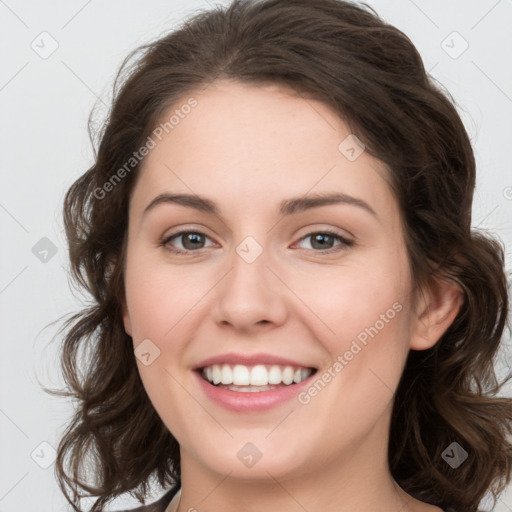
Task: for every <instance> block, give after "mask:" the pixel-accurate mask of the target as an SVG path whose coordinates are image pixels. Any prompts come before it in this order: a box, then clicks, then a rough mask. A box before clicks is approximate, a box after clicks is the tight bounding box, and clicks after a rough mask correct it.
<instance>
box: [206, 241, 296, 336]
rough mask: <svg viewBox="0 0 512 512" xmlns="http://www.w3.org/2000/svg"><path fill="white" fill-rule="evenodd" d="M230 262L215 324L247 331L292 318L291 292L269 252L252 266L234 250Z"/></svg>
mask: <svg viewBox="0 0 512 512" xmlns="http://www.w3.org/2000/svg"><path fill="white" fill-rule="evenodd" d="M230 263H231V269H230V271H229V272H228V273H227V274H226V275H225V276H224V278H223V279H222V280H221V282H220V283H219V284H218V285H217V286H216V287H215V299H214V305H213V308H212V314H213V317H214V320H215V322H216V323H217V324H218V325H220V326H224V327H226V326H228V325H229V326H231V327H233V328H234V329H237V330H239V331H244V332H250V331H253V330H254V331H260V330H261V329H263V328H265V329H270V328H275V327H277V326H280V325H283V324H284V323H285V321H286V318H287V315H288V308H287V295H286V294H287V292H288V293H290V292H289V291H288V289H287V287H286V286H285V285H284V284H283V281H282V278H281V279H280V278H279V277H278V274H279V272H278V271H276V269H274V268H272V263H271V262H270V261H268V258H267V257H266V253H265V251H263V253H262V254H261V255H260V256H259V257H258V258H257V259H256V260H255V261H253V262H252V263H249V262H247V261H246V260H244V258H243V257H241V256H240V255H239V254H238V253H237V252H236V251H234V254H233V257H232V259H231V260H230Z"/></svg>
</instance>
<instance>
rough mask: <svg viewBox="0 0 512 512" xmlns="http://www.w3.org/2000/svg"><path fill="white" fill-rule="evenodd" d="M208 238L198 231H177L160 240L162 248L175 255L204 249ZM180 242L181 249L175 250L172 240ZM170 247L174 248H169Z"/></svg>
mask: <svg viewBox="0 0 512 512" xmlns="http://www.w3.org/2000/svg"><path fill="white" fill-rule="evenodd" d="M207 238H209V237H207V236H206V235H205V234H204V233H201V232H200V231H179V232H178V233H174V234H173V235H171V236H168V237H166V238H165V239H164V240H162V242H161V244H160V245H162V246H165V247H166V248H167V249H168V250H169V251H171V252H176V253H186V252H194V251H197V250H198V249H204V248H205V240H206V239H207ZM175 239H176V240H177V241H179V242H181V248H180V247H178V248H175V246H176V244H175V243H171V241H172V240H175ZM171 246H174V248H173V247H171Z"/></svg>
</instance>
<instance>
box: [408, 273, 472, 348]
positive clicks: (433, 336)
mask: <svg viewBox="0 0 512 512" xmlns="http://www.w3.org/2000/svg"><path fill="white" fill-rule="evenodd" d="M420 297H421V298H420V300H419V304H418V307H417V316H416V319H415V320H414V324H413V332H412V335H411V341H410V348H411V349H412V350H426V349H429V348H431V347H433V346H434V345H435V344H436V343H437V342H438V341H439V339H440V338H441V336H442V335H443V334H444V333H445V332H446V330H447V329H448V328H449V327H450V325H451V324H452V323H453V321H454V320H455V317H456V316H457V314H458V313H459V310H460V308H461V306H462V303H463V297H464V294H463V291H462V289H461V287H460V286H459V285H458V284H457V283H455V282H453V281H450V280H445V279H440V278H434V279H433V280H432V282H431V285H430V286H429V287H428V288H427V289H426V290H423V294H421V295H420Z"/></svg>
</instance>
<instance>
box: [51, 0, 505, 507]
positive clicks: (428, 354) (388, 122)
mask: <svg viewBox="0 0 512 512" xmlns="http://www.w3.org/2000/svg"><path fill="white" fill-rule="evenodd" d="M138 52H141V56H140V57H139V58H138V60H137V61H136V62H135V63H134V64H133V65H131V66H129V65H128V62H129V61H131V59H132V58H133V57H134V56H135V55H136V54H137V53H138ZM220 78H223V79H230V80H236V81H238V82H241V83H246V84H270V83H277V84H281V85H287V86H289V87H290V88H291V89H293V90H294V91H296V92H297V93H298V94H301V95H304V96H308V97H313V98H316V99H319V100H321V101H323V102H324V103H325V104H327V105H328V106H330V107H331V108H332V109H333V110H334V111H335V112H336V113H337V114H338V115H339V116H340V118H342V119H343V120H344V121H345V122H347V123H348V124H349V126H350V128H351V130H352V132H353V133H354V134H356V136H357V137H358V138H359V139H360V140H362V141H363V142H364V144H365V146H366V151H367V152H368V153H369V154H370V155H372V156H374V157H376V158H378V159H380V160H381V161H382V162H384V163H385V164H386V165H387V166H388V168H389V172H390V178H389V179H390V180H391V185H392V187H393V190H394V193H395V196H396V199H397V201H398V203H399V206H400V209H401V213H402V222H403V225H404V228H405V236H406V244H407V249H408V255H409V260H410V266H411V273H412V276H413V279H414V283H415V287H416V289H418V290H421V288H422V287H423V286H424V285H425V286H426V285H428V284H429V283H430V282H431V280H432V279H433V278H440V277H442V278H447V279H451V280H452V281H454V282H456V283H458V285H459V286H460V287H461V289H462V290H463V297H464V301H463V304H462V306H461V309H460V311H459V313H458V315H457V317H456V319H455V320H454V322H453V323H452V325H451V326H450V327H449V328H448V330H447V331H446V332H445V333H444V335H443V336H442V338H441V339H440V340H439V342H438V343H437V344H436V345H435V346H434V347H433V348H431V349H429V350H424V351H410V353H409V357H408V359H407V363H406V367H405V370H404V373H403V376H402V379H401V381H400V384H399V386H398V389H397V391H396V396H395V402H394V409H393V415H392V425H391V434H390V440H389V455H388V458H389V465H390V469H391V473H392V476H393V477H394V478H395V480H396V481H397V483H398V484H399V485H400V486H401V487H402V488H403V489H404V490H405V491H406V492H408V493H409V494H411V495H412V496H414V497H415V498H417V499H419V500H422V501H425V502H428V503H431V504H434V505H437V506H439V507H441V508H447V507H455V508H461V509H463V510H466V511H475V510H476V509H477V506H478V504H479V502H480V501H481V499H482V498H483V497H484V495H485V494H486V492H487V491H489V490H492V491H493V496H494V498H495V499H496V495H497V494H498V493H501V491H502V490H503V489H504V486H505V485H506V483H507V482H508V481H509V479H510V468H511V460H512V451H511V445H510V439H509V437H508V435H509V434H510V431H511V420H512V399H509V398H505V397H501V398H500V397H497V396H495V395H496V393H497V392H498V391H499V390H500V388H501V386H502V384H499V383H498V379H497V377H496V374H495V369H494V364H493V358H494V356H495V355H496V354H497V352H498V348H499V345H500V340H501V338H502V336H503V333H504V330H505V328H510V326H509V324H508V319H507V314H508V294H507V280H506V274H505V270H504V252H503V248H502V246H501V244H500V243H499V242H498V241H497V240H495V239H494V238H492V237H491V236H490V235H488V234H485V233H483V232H481V231H476V230H475V229H472V228H471V205H472V199H473V190H474V187H475V160H474V156H473V150H472V147H471V143H470V140H469V138H468V135H467V133H466V130H465V128H464V125H463V123H462V121H461V119H460V117H459V115H458V114H457V111H456V108H455V103H454V101H453V99H452V98H451V96H450V97H449V98H448V96H449V94H448V93H445V92H442V90H441V88H440V87H439V86H437V85H436V84H435V83H434V81H433V79H432V78H431V77H430V76H429V75H428V74H427V73H426V72H425V68H424V66H423V63H422V60H421V57H420V55H419V53H418V51H417V50H416V48H415V47H414V46H413V44H412V42H411V41H410V39H409V38H408V37H407V36H406V35H404V34H403V33H402V32H401V31H399V30H398V29H397V28H395V27H393V26H391V25H388V24H386V23H384V22H383V21H382V20H381V19H380V18H379V17H378V15H377V14H376V13H375V12H374V11H373V9H371V8H370V7H369V6H367V5H365V4H362V5H355V4H352V3H349V2H346V1H341V0H263V1H252V2H251V1H245V0H234V1H233V2H232V4H231V5H230V6H228V7H222V6H217V7H216V8H214V9H212V10H210V11H204V12H199V13H196V15H195V16H194V17H192V18H189V19H188V20H186V21H185V22H183V25H182V26H180V27H179V28H178V29H176V30H175V31H173V32H171V33H170V34H168V35H166V36H165V37H162V38H159V39H158V40H156V41H154V42H152V43H150V44H146V45H144V46H142V47H140V48H138V49H137V50H135V51H134V52H132V53H131V54H130V55H129V56H128V57H127V58H126V59H125V61H124V62H123V64H122V66H121V69H120V71H119V73H118V76H117V78H116V81H115V83H114V100H113V103H112V106H111V110H110V112H109V115H108V119H107V120H106V122H105V124H104V125H103V128H102V130H101V133H100V134H99V137H98V139H97V142H99V148H98V150H97V152H96V153H95V162H94V165H93V166H92V167H91V168H90V169H88V170H87V171H86V172H85V173H84V174H83V175H82V176H81V177H79V178H78V179H77V180H76V181H75V182H74V183H73V185H72V186H71V187H70V189H69V191H68V192H67V195H66V198H65V204H64V222H65V229H66V235H67V238H68V241H69V256H70V261H71V272H72V276H73V277H74V279H75V280H76V282H77V283H78V285H79V286H82V287H84V288H85V289H86V290H87V291H88V292H89V293H90V294H91V295H92V297H93V298H94V302H93V304H92V305H90V307H88V308H86V309H84V310H83V311H81V312H79V313H77V314H75V315H73V316H72V317H71V318H70V319H69V320H68V321H67V322H66V324H65V325H64V327H63V329H65V330H66V331H67V332H66V336H65V339H64V342H63V347H62V356H61V357H62V370H63V375H64V378H65V380H66V383H67V386H68V388H69V391H59V392H55V391H53V393H55V394H59V395H63V396H69V397H72V398H73V399H74V400H75V401H76V402H77V410H76V413H75V415H74V417H73V419H72V421H71V422H70V423H69V425H68V427H67V430H66V431H65V433H64V434H63V437H62V439H61V441H60V444H59V446H58V450H57V460H56V474H57V477H58V481H59V485H60V486H61V489H62V490H63V491H64V494H65V495H66V498H67V500H68V501H69V502H70V503H71V504H72V506H73V509H74V510H79V508H76V507H75V505H77V504H78V501H77V499H78V496H79V494H80V493H79V488H80V489H82V490H85V491H86V492H87V493H89V494H90V495H91V496H97V497H98V498H99V499H98V500H97V501H96V503H95V505H94V506H93V508H92V509H91V510H92V512H98V511H101V510H103V507H104V505H105V504H106V503H108V502H109V501H110V500H112V499H114V498H115V497H117V496H119V495H121V494H123V493H126V492H129V493H130V494H132V495H133V496H136V497H137V498H138V499H139V501H140V502H141V503H143V502H144V501H145V500H144V497H145V496H146V495H147V492H148V489H149V487H148V485H149V484H150V479H151V478H152V477H154V476H156V477H157V480H158V482H159V484H160V486H162V487H164V486H165V485H166V484H167V483H172V482H173V481H176V480H177V481H179V479H180V459H179V446H178V443H177V441H176V439H175V438H174V437H173V435H172V434H171V433H170V432H169V431H168V430H167V428H166V427H165V425H164V424H163V422H162V421H161V419H160V417H159V416H158V414H157V413H156V411H155V409H154V408H153V406H152V404H151V403H150V400H149V398H148V396H147V394H146V392H145V390H144V387H143V384H142V381H141V379H140V377H139V373H138V369H137V365H136V361H135V357H134V351H133V344H132V340H131V338H130V337H129V336H128V335H127V334H126V332H125V331H124V326H123V320H122V304H123V301H124V281H123V266H124V261H125V260H124V257H125V249H126V236H127V226H128V204H129V200H130V195H131V191H132V190H133V186H134V183H135V180H136V176H137V175H138V171H139V169H140V163H137V164H136V165H133V170H130V172H125V173H122V175H123V176H122V179H116V181H115V183H114V182H113V181H112V180H113V178H114V175H115V174H116V173H117V178H119V177H120V174H119V172H118V171H119V169H121V168H123V166H124V168H125V170H126V162H127V160H128V159H130V157H131V156H132V155H133V153H134V152H137V151H138V149H139V148H140V147H141V146H143V144H144V143H145V141H146V140H147V137H148V135H149V134H150V133H151V132H152V130H154V129H155V127H156V126H157V123H158V122H159V120H160V119H161V118H162V115H163V114H164V113H165V112H166V111H167V110H168V109H169V108H170V107H171V106H175V105H176V102H177V101H178V100H179V99H180V98H183V97H186V95H189V94H191V93H192V92H194V91H196V90H199V89H200V88H202V87H205V86H207V85H208V84H210V83H211V82H212V81H214V80H216V79H220ZM121 79H122V82H123V84H122V86H119V81H120V80H121ZM89 129H90V131H92V130H91V125H90V126H89ZM91 140H92V139H91ZM93 142H94V141H93ZM109 180H110V181H109ZM107 182H110V183H111V184H113V186H111V187H108V198H106V199H104V198H103V197H102V196H104V195H105V194H106V193H107V192H106V190H107V188H106V187H105V184H106V183H107ZM453 442H457V443H459V444H460V446H461V447H463V448H464V449H465V450H466V451H467V452H468V454H469V457H468V458H467V460H466V461H465V462H464V463H463V464H462V465H461V466H460V467H458V468H456V469H454V468H452V467H451V466H450V465H448V464H447V463H446V462H445V460H443V458H442V453H443V451H444V450H445V449H446V448H447V447H448V446H449V445H450V444H451V443H453ZM86 455H89V456H90V457H92V461H93V465H92V473H93V475H92V481H93V482H94V484H92V483H90V482H91V479H89V478H88V475H87V472H86V471H85V470H86V469H87V465H86V464H85V456H86ZM66 457H69V460H68V464H69V473H68V468H67V467H66ZM89 468H91V466H89ZM66 486H69V487H70V488H71V490H72V491H73V495H72V496H68V493H67V488H66Z"/></svg>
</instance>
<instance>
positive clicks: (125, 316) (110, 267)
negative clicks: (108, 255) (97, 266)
mask: <svg viewBox="0 0 512 512" xmlns="http://www.w3.org/2000/svg"><path fill="white" fill-rule="evenodd" d="M116 265H117V262H116V261H115V260H110V261H109V263H108V264H107V272H106V275H107V276H108V278H109V279H110V277H111V276H112V274H113V272H114V270H115V268H116ZM121 308H122V310H123V324H124V330H125V331H126V334H128V336H132V324H131V321H130V315H129V314H128V307H127V306H126V297H123V298H122V302H121Z"/></svg>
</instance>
